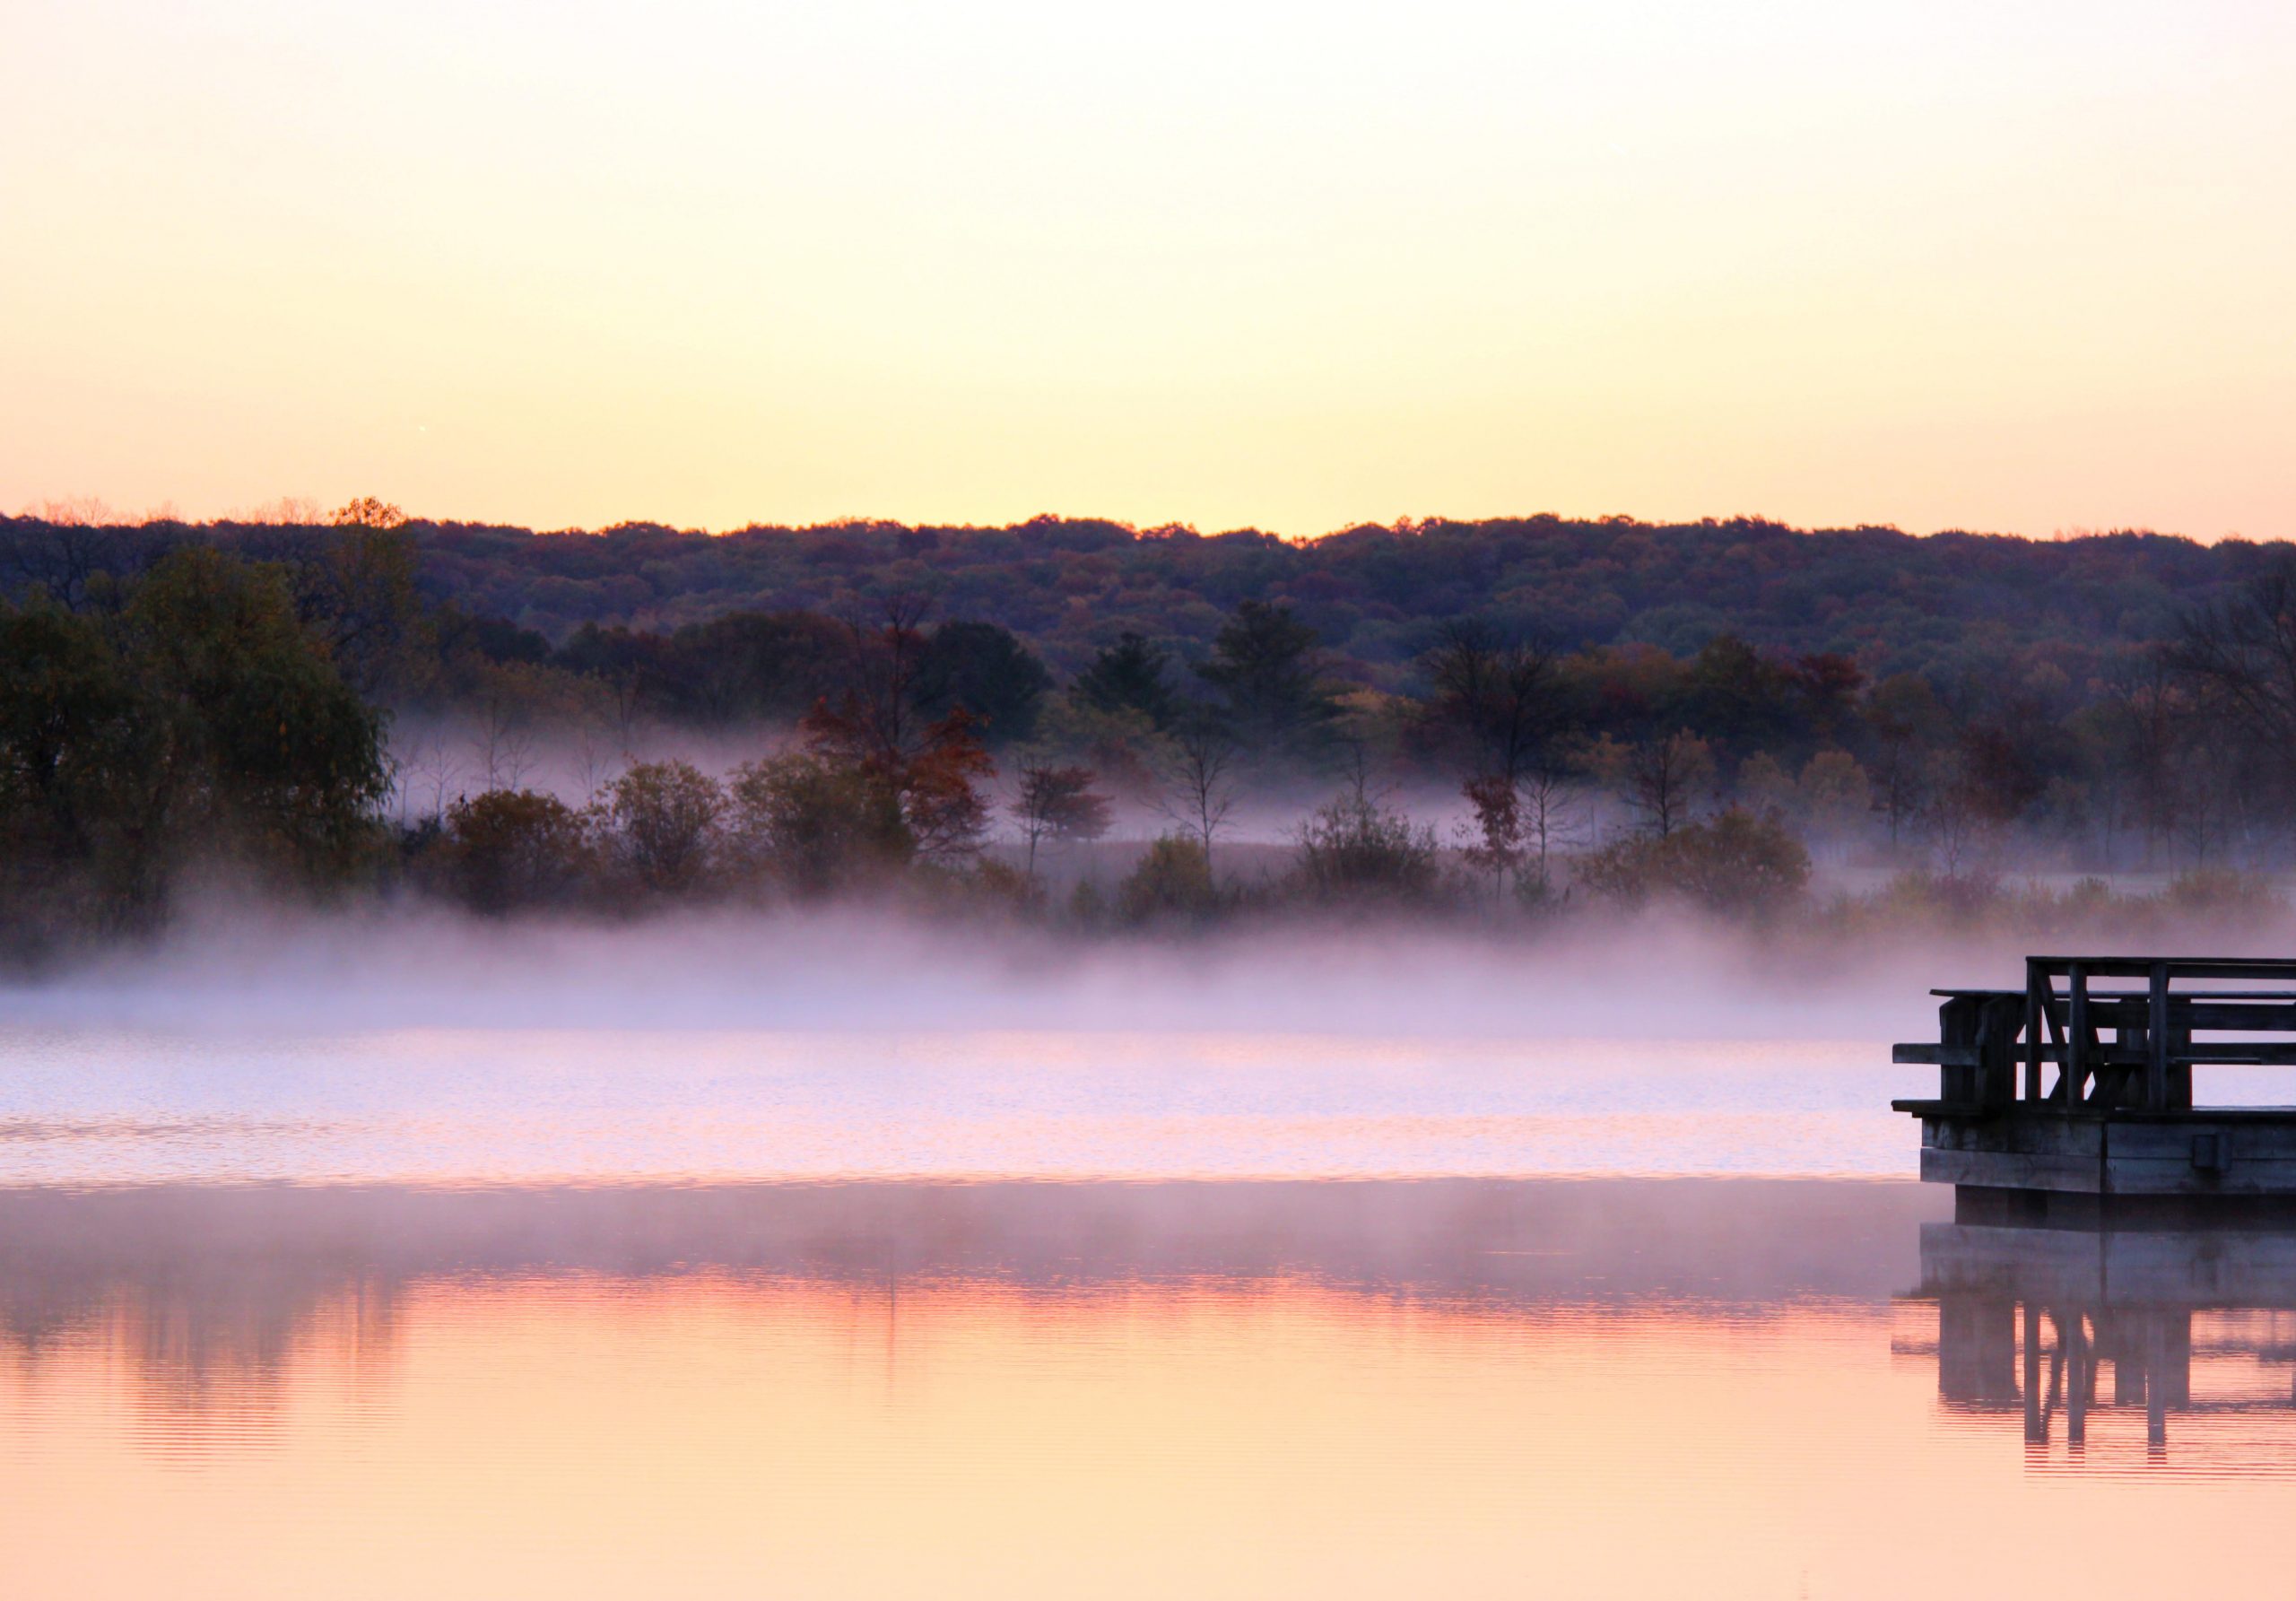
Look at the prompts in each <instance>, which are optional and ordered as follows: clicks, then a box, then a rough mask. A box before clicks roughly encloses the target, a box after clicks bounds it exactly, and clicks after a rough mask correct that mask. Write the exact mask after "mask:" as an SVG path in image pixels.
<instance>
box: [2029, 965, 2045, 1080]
mask: <svg viewBox="0 0 2296 1601" xmlns="http://www.w3.org/2000/svg"><path fill="white" fill-rule="evenodd" d="M2047 981H2048V975H2047V974H2045V973H2043V972H2042V971H2041V964H2040V959H2039V957H2034V956H2028V957H2026V958H2025V1099H2026V1100H2027V1101H2039V1100H2040V1098H2041V986H2042V985H2043V984H2044V983H2045V982H2047Z"/></svg>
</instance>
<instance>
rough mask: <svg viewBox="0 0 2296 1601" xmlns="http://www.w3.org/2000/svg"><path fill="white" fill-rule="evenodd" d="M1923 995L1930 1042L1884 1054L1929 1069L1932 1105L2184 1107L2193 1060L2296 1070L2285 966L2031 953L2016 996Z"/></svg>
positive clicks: (2292, 996) (2294, 985) (2291, 976)
mask: <svg viewBox="0 0 2296 1601" xmlns="http://www.w3.org/2000/svg"><path fill="white" fill-rule="evenodd" d="M2199 984H2207V985H2225V984H2230V985H2237V986H2238V988H2193V986H2195V985H2199ZM1933 993H1934V994H1935V995H1938V996H1942V997H1943V1001H1942V1004H1941V1005H1939V1007H1938V1041H1937V1043H1936V1044H1935V1045H1928V1044H1918V1045H1900V1046H1898V1047H1897V1048H1895V1051H1894V1053H1893V1056H1894V1059H1895V1060H1897V1061H1899V1062H1929V1063H1935V1065H1936V1066H1938V1067H1939V1068H1940V1070H1941V1072H1940V1075H1939V1079H1940V1082H1939V1086H1938V1100H1939V1101H1940V1103H1942V1104H1944V1105H1947V1106H1952V1107H1956V1108H1966V1109H1969V1110H1971V1111H1983V1110H1988V1109H1997V1110H2002V1111H2006V1110H2009V1109H2013V1108H2017V1107H2022V1108H2024V1109H2031V1110H2041V1109H2050V1108H2055V1109H2059V1110H2063V1111H2066V1112H2067V1113H2073V1112H2081V1111H2087V1112H2092V1113H2094V1112H2102V1111H2107V1110H2113V1109H2127V1110H2139V1111H2152V1112H2162V1111H2177V1110H2183V1109H2189V1108H2190V1107H2191V1106H2192V1104H2193V1099H2192V1070H2193V1068H2194V1066H2196V1065H2203V1064H2211V1065H2213V1064H2227V1065H2229V1064H2244V1065H2257V1064H2296V961H2259V960H2241V959H2207V960H2152V959H2146V958H2132V957H2126V956H2097V957H2086V956H2030V957H2027V958H2026V959H2025V988H2023V989H2022V990H2014V989H1940V990H1936V991H1934V992H1933ZM2274 1034H2278V1035H2283V1036H2287V1037H2286V1038H2282V1039H2266V1038H2256V1037H2254V1036H2261V1035H2274ZM2204 1036H2205V1037H2204ZM2050 1066H2054V1067H2055V1068H2056V1069H2057V1073H2056V1075H2055V1076H2054V1077H2053V1078H2051V1077H2050V1076H2049V1075H2048V1074H2047V1072H2046V1071H2045V1070H2046V1069H2047V1068H2048V1067H2050Z"/></svg>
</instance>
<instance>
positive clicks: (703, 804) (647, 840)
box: [604, 761, 726, 894]
mask: <svg viewBox="0 0 2296 1601" xmlns="http://www.w3.org/2000/svg"><path fill="white" fill-rule="evenodd" d="M725 808H726V797H725V792H724V791H723V790H721V789H719V788H718V783H717V780H715V779H712V778H710V777H709V774H707V773H705V772H703V771H701V770H700V769H699V768H697V767H694V766H693V765H692V764H691V763H690V762H685V761H641V762H639V764H638V765H637V766H635V767H633V768H631V770H629V771H627V772H625V773H623V774H622V776H621V777H620V778H618V779H615V780H614V781H613V783H611V784H609V785H607V786H606V791H605V799H604V818H605V822H606V825H607V830H608V833H607V840H608V846H609V848H610V849H612V851H613V854H614V856H615V857H617V858H618V859H619V860H620V862H621V863H622V865H623V866H625V867H626V868H627V869H628V870H629V871H630V872H631V874H632V875H633V876H634V877H635V878H636V879H637V881H638V882H639V883H640V884H642V885H644V886H645V887H646V888H647V889H648V890H651V891H654V892H657V893H658V894H682V893H684V892H687V891H690V890H692V889H694V888H695V887H697V886H698V885H699V884H700V883H701V882H702V877H703V874H704V870H705V869H706V867H707V866H708V865H709V855H710V850H711V848H712V847H713V845H714V844H715V843H716V839H717V831H718V819H719V818H720V817H721V816H722V815H723V814H724V812H725Z"/></svg>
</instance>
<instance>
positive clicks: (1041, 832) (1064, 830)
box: [1012, 766, 1109, 878]
mask: <svg viewBox="0 0 2296 1601" xmlns="http://www.w3.org/2000/svg"><path fill="white" fill-rule="evenodd" d="M1012 813H1013V821H1014V822H1017V823H1019V824H1020V828H1021V838H1022V840H1025V841H1026V842H1027V845H1028V851H1029V858H1028V869H1027V870H1028V874H1029V876H1030V877H1031V878H1034V877H1035V876H1036V873H1037V846H1038V845H1039V842H1041V841H1044V840H1058V841H1063V842H1065V841H1071V840H1097V839H1099V838H1100V836H1102V835H1103V834H1105V833H1107V832H1108V831H1109V798H1108V796H1104V795H1100V794H1097V793H1095V792H1094V791H1093V788H1092V773H1091V769H1089V768H1083V767H1046V766H1034V767H1023V768H1022V769H1021V785H1020V789H1019V792H1018V793H1017V794H1015V795H1014V796H1013V804H1012Z"/></svg>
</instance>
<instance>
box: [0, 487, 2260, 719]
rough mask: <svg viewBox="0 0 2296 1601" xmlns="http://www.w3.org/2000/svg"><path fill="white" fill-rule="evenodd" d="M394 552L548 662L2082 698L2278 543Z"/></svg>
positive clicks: (1450, 540) (878, 533)
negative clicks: (1278, 621)
mask: <svg viewBox="0 0 2296 1601" xmlns="http://www.w3.org/2000/svg"><path fill="white" fill-rule="evenodd" d="M404 530H405V533H406V535H408V536H409V537H410V538H411V539H412V540H413V544H414V545H415V548H416V549H417V551H418V552H419V570H418V581H419V583H420V585H421V587H422V591H423V592H424V594H426V595H427V596H430V597H431V599H432V600H434V601H439V602H451V603H452V604H454V605H456V606H457V607H459V608H460V609H462V610H463V611H464V612H465V613H468V614H470V615H472V616H475V617H486V618H495V619H501V620H504V621H507V622H512V623H515V624H517V626H519V627H522V628H526V629H531V630H533V631H535V632H537V633H539V634H541V635H542V636H544V639H546V640H549V641H550V642H552V644H560V643H563V642H564V641H565V640H567V639H568V638H570V636H571V635H572V634H573V633H574V631H577V630H578V629H579V628H580V627H582V626H583V625H584V624H596V625H598V626H601V627H613V626H621V627H626V628H631V629H635V630H639V631H653V632H667V631H673V630H674V629H676V628H678V627H681V626H683V625H685V624H689V623H696V622H707V621H709V619H711V618H714V617H717V616H720V615H722V614H724V613H728V612H780V611H792V610H800V611H812V612H819V613H836V612H837V611H839V609H840V608H841V607H843V606H845V605H848V604H849V603H850V602H851V601H853V600H854V599H855V598H858V599H859V600H861V601H862V602H864V603H874V602H876V601H880V600H882V599H883V598H884V597H887V596H892V595H896V594H904V595H905V594H922V595H928V596H932V597H933V600H934V604H935V610H936V613H937V614H939V615H940V616H943V617H948V618H961V619H965V620H968V621H973V622H991V623H996V624H997V625H999V626H1001V627H1003V628H1005V629H1009V630H1010V631H1013V633H1014V634H1015V635H1017V636H1018V637H1019V638H1021V639H1022V640H1024V641H1026V642H1027V643H1028V645H1029V646H1030V648H1031V649H1032V650H1034V651H1035V652H1036V653H1037V654H1038V655H1039V656H1040V657H1042V658H1043V659H1044V660H1045V661H1046V663H1047V664H1048V665H1049V666H1051V668H1052V669H1053V670H1054V671H1055V672H1057V673H1061V674H1072V673H1075V672H1079V671H1082V670H1083V668H1084V666H1086V665H1087V664H1088V663H1089V662H1090V661H1091V658H1092V657H1093V655H1094V653H1095V652H1096V651H1098V650H1099V649H1100V648H1102V647H1104V646H1106V645H1108V644H1109V643H1112V642H1113V641H1114V640H1115V639H1116V638H1117V637H1118V635H1119V634H1121V633H1124V632H1126V631H1133V632H1137V633H1140V634H1142V635H1143V636H1144V637H1145V638H1147V639H1148V640H1151V641H1152V642H1154V643H1157V644H1159V645H1161V646H1163V647H1165V648H1170V649H1171V650H1172V651H1174V652H1175V654H1176V655H1177V656H1178V657H1180V658H1181V659H1183V660H1187V661H1193V660H1196V659H1198V658H1200V657H1202V655H1203V654H1204V653H1205V652H1206V651H1207V650H1208V649H1209V648H1210V646H1211V643H1212V640H1213V638H1214V637H1215V636H1216V635H1217V633H1218V632H1219V630H1220V628H1221V626H1222V622H1223V621H1224V619H1225V618H1226V616H1227V615H1228V613H1231V611H1233V610H1234V608H1235V606H1236V605H1237V604H1238V603H1239V602H1240V601H1243V600H1247V599H1251V600H1260V601H1266V602H1270V603H1273V604H1276V605H1286V606H1289V607H1290V608H1291V611H1292V612H1293V613H1294V614H1295V615H1296V616H1297V617H1298V618H1299V619H1300V622H1304V623H1305V624H1307V626H1309V628H1311V629H1313V630H1314V631H1316V635H1317V637H1318V640H1319V642H1320V646H1321V648H1323V649H1324V650H1325V651H1326V654H1327V656H1328V658H1329V659H1330V660H1331V662H1332V663H1333V665H1334V666H1335V669H1336V670H1337V671H1338V672H1339V673H1340V674H1341V675H1343V676H1344V677H1347V678H1350V679H1352V680H1354V681H1356V682H1360V683H1367V684H1370V685H1373V686H1375V687H1378V688H1382V689H1387V690H1393V691H1402V690H1405V689H1407V688H1409V687H1410V678H1411V672H1412V664H1413V662H1414V661H1416V660H1417V658H1418V657H1419V656H1420V655H1421V654H1422V652H1423V651H1424V650H1425V649H1426V648H1427V644H1428V641H1429V639H1430V637H1431V628H1432V626H1433V625H1435V624H1437V623H1439V622H1444V621H1446V620H1448V619H1453V618H1459V617H1465V616H1469V615H1473V616H1475V617H1478V618H1481V619H1483V620H1485V621H1487V622H1491V623H1492V624H1493V625H1494V626H1496V627H1498V628H1500V630H1502V631H1508V632H1511V633H1519V634H1522V635H1524V636H1526V637H1537V638H1540V639H1543V640H1547V641H1549V642H1551V643H1552V644H1553V645H1555V646H1557V647H1559V648H1563V649H1566V650H1568V649H1575V648H1582V647H1587V646H1596V645H1638V644H1639V645H1651V646H1655V647H1657V648H1659V649H1661V650H1664V651H1665V652H1667V653H1668V654H1671V655H1674V656H1678V657H1686V656H1691V655H1694V654H1696V652H1697V651H1698V649H1699V648H1700V647H1701V646H1703V645H1704V644H1706V643H1707V641H1708V640H1711V639H1712V638H1714V637H1715V636H1717V635H1719V634H1729V635H1732V636H1734V637H1735V638H1738V639H1741V640H1745V641H1746V642H1747V643H1749V644H1751V645H1752V646H1754V647H1756V648H1760V649H1765V650H1778V651H1787V652H1792V653H1796V654H1800V655H1809V654H1816V653H1829V654H1836V655H1842V656H1848V657H1855V658H1856V659H1857V661H1858V662H1859V664H1860V665H1861V666H1862V667H1863V668H1864V669H1865V672H1866V673H1867V674H1869V675H1871V676H1873V677H1875V678H1883V677H1888V676H1890V675H1892V674H1898V673H1918V674H1923V675H1924V676H1926V677H1930V678H1932V679H1933V680H1938V679H1943V678H1946V677H1950V676H1952V675H1955V674H1964V673H1970V672H1979V673H1987V674H1990V673H1994V672H1996V671H1998V669H1999V667H2000V666H2001V663H2002V660H2003V655H2004V652H2009V653H2012V654H2013V655H2017V656H2024V655H2028V654H2038V655H2040V656H2044V657H2048V659H2051V660H2055V661H2057V662H2058V663H2059V664H2060V665H2061V666H2062V667H2063V668H2064V670H2066V671H2067V672H2068V673H2070V674H2073V675H2074V676H2076V677H2077V676H2079V675H2081V674H2082V673H2083V672H2084V671H2086V670H2088V669H2090V668H2092V667H2093V666H2094V665H2095V664H2096V663H2097V662H2099V661H2100V660H2101V659H2103V658H2104V657H2109V656H2110V655H2111V654H2113V653H2114V652H2115V651H2116V650H2118V649H2119V648H2124V647H2126V646H2128V645H2130V644H2136V643H2142V642H2144V641H2147V640H2158V639H2161V638H2165V637H2166V636H2167V634H2168V633H2169V632H2170V631H2172V630H2173V628H2174V626H2175V620H2176V617H2177V615H2178V612H2179V606H2180V605H2185V604H2187V603H2189V602H2192V601H2195V600H2206V599H2209V598H2213V596H2215V595H2217V594H2218V593H2221V592H2222V591H2223V590H2224V589H2226V588H2227V587H2231V586H2233V585H2236V584H2238V583H2239V582H2240V581H2241V580H2243V579H2248V578H2249V577H2252V576H2253V575H2254V574H2255V573H2257V571H2258V570H2260V569H2261V568H2262V567H2263V566H2264V565H2265V563H2266V555H2267V553H2268V551H2269V550H2270V549H2271V547H2270V546H2264V545H2257V544H2248V543H2245V542H2239V541H2229V542H2226V543H2223V544H2214V545H2204V544H2197V543H2196V542H2194V541H2191V540H2188V539H2183V538H2178V537H2172V536H2167V535H2154V534H2144V533H2115V534H2106V535H2093V536H2086V537H2079V538H2070V539H2063V540H2048V541H2039V540H2028V539H2020V538H2013V537H2007V536H1997V535H1968V534H1953V533H1947V534H1937V535H1927V536H1924V537H1916V536H1913V535H1906V534H1902V533H1900V532H1899V531H1897V530H1895V529H1892V528H1871V527H1868V528H1850V529H1829V530H1819V531H1815V532H1803V531H1799V530H1796V529H1793V528H1788V527H1785V526H1781V525H1779V524H1776V523H1770V522H1763V521H1759V520H1747V519H1731V520H1726V521H1707V522H1701V523H1691V524H1676V525H1654V524H1646V523H1639V522H1635V521H1632V520H1631V519H1627V518H1604V519H1599V520H1591V521H1588V520H1577V521H1574V520H1568V519H1564V518H1553V517H1535V518H1513V519H1500V520H1495V521H1490V522H1480V523H1452V522H1439V521H1431V522H1426V523H1420V524H1406V525H1401V526H1396V527H1378V526H1366V527H1360V528H1352V529H1348V530H1345V531H1344V532H1341V533H1337V534H1334V535H1328V536H1326V537H1324V538H1321V539H1317V540H1311V541H1293V540H1283V539H1279V538H1276V537H1274V535H1266V534H1261V533H1257V532H1254V531H1250V530H1242V531H1238V532H1232V533H1225V534H1216V535H1199V534H1197V533H1196V532H1195V531H1193V530H1190V529H1185V528H1155V529H1147V530H1135V529H1133V528H1129V527H1126V526H1122V525H1119V524H1114V523H1107V522H1097V521H1090V520H1073V519H1062V518H1038V519H1035V520H1033V521H1031V522H1027V523H1022V524H1018V525H1016V526H1011V527H1004V528H978V527H911V526H903V525H899V524H890V523H858V522H857V523H839V524H832V525H829V526H821V527H809V528H780V527H750V528H744V529H742V530H740V531H738V532H735V533H731V534H724V535H705V534H700V533H682V532H678V531H676V530H674V529H670V528H665V527H661V526H654V525H643V524H632V525H625V526H620V527H615V528H610V529H606V530H604V531H603V532H598V533H583V532H563V533H549V534H536V533H534V532H531V531H529V530H526V529H524V528H510V527H495V526H479V525H474V524H467V523H431V522H424V521H421V520H413V521H408V522H406V523H405V524H404ZM317 537H321V535H318V533H317V530H315V529H310V528H298V527H295V526H277V525H262V524H232V523H217V524H208V525H202V526H198V527H197V528H196V529H195V528H190V527H187V526H182V525H170V524H154V525H149V526H144V527H142V528H134V529H103V528H83V529H79V530H76V531H74V532H73V534H72V535H71V539H72V541H73V542H74V543H75V544H77V545H78V546H80V547H82V548H81V549H80V550H79V551H78V552H77V553H76V555H75V558H74V560H76V561H77V562H78V563H79V564H80V565H81V566H83V567H92V566H97V565H103V564H111V565H119V564H122V563H132V562H134V561H136V560H137V559H138V556H139V553H141V554H146V555H148V553H150V552H151V551H152V550H153V549H154V548H155V547H157V546H160V545H161V544H165V543H166V542H169V541H170V540H180V539H198V540H201V541H204V542H211V543H215V544H222V545H223V546H224V547H225V548H228V549H230V550H234V551H236V552H238V553H241V554H244V555H248V556H250V557H256V558H263V557H269V556H279V555H287V554H291V553H293V552H294V551H295V550H296V549H297V548H298V547H299V546H300V545H302V544H308V543H309V542H310V541H311V540H312V539H314V538H317ZM56 539H57V533H56V532H55V531H54V529H53V526H52V525H45V524H41V523H39V521H38V520H37V519H32V518H18V519H13V520H11V519H0V585H6V586H8V587H12V588H13V589H15V590H16V591H18V592H21V591H22V588H23V587H25V586H26V585H27V584H29V583H31V582H47V583H48V585H49V587H51V588H54V587H56V582H55V579H56V576H57V575H55V574H53V573H51V572H49V571H48V570H47V567H48V564H50V563H52V562H53V561H54V558H53V556H52V555H49V554H47V552H48V551H51V550H52V548H53V545H54V543H55V541H56Z"/></svg>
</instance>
